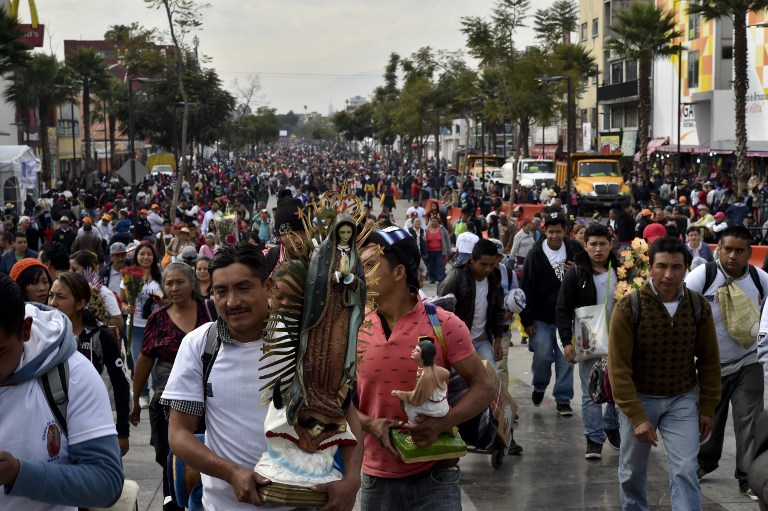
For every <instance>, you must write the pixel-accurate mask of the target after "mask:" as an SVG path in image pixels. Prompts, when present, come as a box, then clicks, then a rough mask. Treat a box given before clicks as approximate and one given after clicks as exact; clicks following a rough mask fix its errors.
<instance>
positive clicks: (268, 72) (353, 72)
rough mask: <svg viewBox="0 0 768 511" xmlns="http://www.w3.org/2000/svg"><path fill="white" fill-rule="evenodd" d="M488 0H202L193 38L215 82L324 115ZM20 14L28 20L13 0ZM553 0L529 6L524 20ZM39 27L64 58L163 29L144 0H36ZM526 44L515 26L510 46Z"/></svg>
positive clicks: (447, 40)
mask: <svg viewBox="0 0 768 511" xmlns="http://www.w3.org/2000/svg"><path fill="white" fill-rule="evenodd" d="M0 2H2V0H0ZM495 2H496V0H420V1H417V0H389V1H385V2H382V1H379V0H211V1H210V3H211V7H210V8H208V9H206V10H205V11H204V21H203V27H202V30H201V31H200V32H199V33H198V34H197V35H198V37H199V39H200V51H201V53H203V54H205V55H207V56H208V57H209V58H210V59H211V60H210V63H209V64H208V65H209V66H212V67H214V68H215V69H216V71H217V73H218V74H219V76H220V77H221V79H222V81H223V83H224V86H225V87H227V88H228V89H230V90H234V87H233V81H234V79H235V78H238V79H239V81H240V82H245V81H247V80H248V77H249V76H250V75H253V74H257V75H259V76H260V78H261V84H262V90H261V93H262V95H263V97H264V102H265V103H266V104H267V105H269V106H270V107H273V108H276V109H277V111H278V113H284V112H287V111H288V110H291V109H292V110H294V111H295V112H297V113H300V112H303V110H304V105H306V106H307V109H308V111H309V112H312V111H317V112H320V113H321V114H323V115H326V114H328V110H329V104H332V105H333V107H334V108H335V109H339V108H341V107H343V106H344V100H345V99H348V98H350V97H352V96H355V95H360V96H364V97H367V96H368V95H369V94H371V92H372V91H373V89H374V88H375V87H376V86H377V85H379V84H381V82H382V78H381V76H382V74H383V69H384V66H385V65H386V62H387V59H388V56H389V54H390V53H391V52H393V51H394V52H397V53H399V54H400V55H401V56H407V55H410V54H411V53H413V52H415V51H416V50H418V49H419V48H421V47H423V46H431V47H432V48H434V49H445V50H457V49H461V48H463V47H464V42H465V39H464V36H463V34H462V33H461V32H460V28H461V22H460V20H461V17H462V16H468V15H476V16H483V17H486V16H488V15H489V14H490V10H491V8H492V7H493V5H494V4H495ZM21 3H22V6H21V8H20V12H19V17H20V18H21V21H22V22H28V21H29V8H28V7H27V5H26V0H22V2H21ZM551 3H552V0H533V1H532V2H531V5H532V6H533V8H532V9H531V12H530V15H531V16H532V14H533V11H535V9H538V8H544V7H547V6H549V5H550V4H551ZM36 4H37V9H38V13H39V16H40V21H41V22H42V23H45V25H46V31H47V34H46V48H45V51H51V49H52V50H53V51H55V52H56V53H57V55H59V57H62V58H63V46H64V45H63V41H64V40H65V39H84V40H88V39H102V38H103V36H104V32H105V31H106V30H107V29H108V27H109V26H111V25H117V24H125V25H128V24H130V23H131V22H133V21H137V22H139V23H140V24H142V25H144V26H146V27H157V28H160V29H167V22H166V19H165V17H164V15H163V13H162V12H159V11H155V10H151V9H149V8H147V7H146V5H145V3H144V2H143V0H77V1H74V2H73V1H67V2H65V1H62V0H37V2H36ZM532 40H533V32H532V30H530V28H527V29H524V30H521V32H520V36H519V43H518V44H519V45H520V46H524V45H525V44H529V43H530V42H532Z"/></svg>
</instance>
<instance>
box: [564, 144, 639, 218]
mask: <svg viewBox="0 0 768 511" xmlns="http://www.w3.org/2000/svg"><path fill="white" fill-rule="evenodd" d="M620 161H621V155H620V154H601V153H571V185H572V186H575V188H576V193H577V194H578V195H579V204H581V205H582V206H586V207H587V208H592V209H606V208H607V209H610V208H623V207H624V206H625V205H626V203H627V202H628V201H629V200H630V198H631V194H630V189H629V186H627V184H626V183H625V182H624V178H623V177H622V175H621V165H620ZM567 171H568V164H567V163H566V162H565V161H558V162H557V184H558V186H560V187H563V186H565V181H566V174H567Z"/></svg>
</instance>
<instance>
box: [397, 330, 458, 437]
mask: <svg viewBox="0 0 768 511" xmlns="http://www.w3.org/2000/svg"><path fill="white" fill-rule="evenodd" d="M435 355H437V348H435V345H434V344H432V343H431V342H429V341H421V342H419V343H418V344H417V345H416V346H415V347H414V348H413V351H412V352H411V360H413V361H414V362H416V363H417V364H418V365H419V369H418V370H417V371H416V387H415V388H414V389H413V390H412V391H407V390H393V391H392V395H393V396H395V397H396V398H398V399H400V400H401V401H402V405H403V409H404V410H405V414H406V415H407V416H408V422H410V423H411V424H415V423H416V420H415V419H416V416H417V415H423V416H425V417H443V416H445V415H446V414H447V413H448V409H449V406H448V399H447V395H448V378H449V376H450V372H449V371H448V369H446V368H444V367H440V366H438V365H435Z"/></svg>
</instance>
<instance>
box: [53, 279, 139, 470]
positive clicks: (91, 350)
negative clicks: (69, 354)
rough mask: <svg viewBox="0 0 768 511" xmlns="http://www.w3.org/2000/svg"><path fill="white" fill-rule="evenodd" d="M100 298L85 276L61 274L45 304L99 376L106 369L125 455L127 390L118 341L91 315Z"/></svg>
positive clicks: (127, 407)
mask: <svg viewBox="0 0 768 511" xmlns="http://www.w3.org/2000/svg"><path fill="white" fill-rule="evenodd" d="M100 299H101V297H100V295H99V291H98V290H97V289H95V288H92V287H91V285H90V284H88V281H87V280H85V277H83V276H82V275H79V274H77V273H74V272H64V273H59V275H58V277H57V278H56V280H55V281H54V282H53V285H52V286H51V292H50V295H49V299H48V302H49V305H50V306H51V307H53V308H55V309H58V310H60V311H61V312H62V313H63V314H64V315H65V316H67V317H68V318H69V321H70V322H71V323H72V331H73V333H74V334H75V337H76V338H77V350H78V351H79V352H80V353H82V354H83V355H84V356H85V357H86V358H87V359H89V360H90V361H91V363H92V364H93V367H95V368H96V371H97V372H98V373H99V374H101V373H102V372H103V370H104V369H105V368H106V370H107V375H108V376H109V381H110V383H111V384H112V392H113V394H114V398H115V412H116V413H117V421H116V423H115V426H116V428H117V440H118V442H119V443H120V452H121V453H122V455H123V456H125V454H126V453H127V452H128V448H129V442H128V435H129V427H128V413H129V412H130V405H131V403H130V401H131V400H130V389H129V387H128V380H127V379H126V377H125V373H124V364H123V358H122V356H121V353H120V346H119V344H118V342H117V339H116V338H115V336H114V335H112V332H110V331H109V328H107V326H106V325H105V324H104V323H102V322H101V321H99V320H98V319H97V318H96V315H95V314H94V312H93V309H95V307H93V306H92V304H93V303H94V301H96V302H98V301H99V300H100Z"/></svg>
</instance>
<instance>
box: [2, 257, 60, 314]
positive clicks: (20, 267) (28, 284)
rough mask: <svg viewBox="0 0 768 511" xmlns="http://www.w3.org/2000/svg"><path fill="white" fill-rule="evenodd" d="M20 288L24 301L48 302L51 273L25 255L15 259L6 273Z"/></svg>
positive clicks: (41, 264) (35, 260) (38, 262)
mask: <svg viewBox="0 0 768 511" xmlns="http://www.w3.org/2000/svg"><path fill="white" fill-rule="evenodd" d="M8 276H9V277H11V279H13V281H14V282H16V284H18V286H19V287H20V288H21V294H22V295H24V301H25V302H37V303H42V304H46V303H48V293H49V292H50V291H51V275H50V274H49V273H48V270H47V269H46V268H45V266H44V265H43V263H41V262H40V261H38V260H37V259H32V258H30V257H27V258H25V259H21V260H20V261H16V264H14V265H13V268H11V273H10V274H9V275H8Z"/></svg>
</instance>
